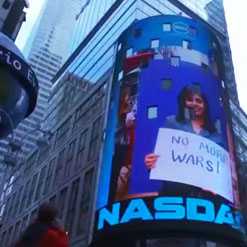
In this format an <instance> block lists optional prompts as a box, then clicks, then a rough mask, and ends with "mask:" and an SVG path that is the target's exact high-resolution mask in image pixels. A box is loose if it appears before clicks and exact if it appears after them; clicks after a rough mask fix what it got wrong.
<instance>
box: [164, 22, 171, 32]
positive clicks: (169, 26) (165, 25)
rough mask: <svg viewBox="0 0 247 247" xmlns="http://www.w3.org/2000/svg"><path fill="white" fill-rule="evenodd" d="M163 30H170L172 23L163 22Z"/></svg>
mask: <svg viewBox="0 0 247 247" xmlns="http://www.w3.org/2000/svg"><path fill="white" fill-rule="evenodd" d="M163 31H164V32H171V31H172V25H171V23H164V24H163Z"/></svg>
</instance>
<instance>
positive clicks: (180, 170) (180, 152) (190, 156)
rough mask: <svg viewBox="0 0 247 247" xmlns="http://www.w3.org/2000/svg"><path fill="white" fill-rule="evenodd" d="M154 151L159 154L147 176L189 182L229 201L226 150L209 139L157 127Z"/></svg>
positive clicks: (230, 183)
mask: <svg viewBox="0 0 247 247" xmlns="http://www.w3.org/2000/svg"><path fill="white" fill-rule="evenodd" d="M154 153H155V154H157V155H159V158H158V160H157V161H156V164H155V167H154V168H153V169H152V170H151V172H150V179H155V180H166V181H173V182H179V183H184V184H189V185H193V186H196V187H200V188H202V189H204V190H208V191H211V192H214V193H215V194H218V195H221V196H222V197H224V198H226V199H228V200H230V201H231V202H233V191H232V179H231V168H230V158H229V154H228V152H227V151H226V150H225V149H224V148H222V147H221V146H219V145H218V144H216V143H214V142H213V141H211V140H210V139H207V138H205V137H202V136H200V135H197V134H192V133H189V132H185V131H181V130H175V129H168V128H160V129H159V132H158V137H157V141H156V146H155V151H154Z"/></svg>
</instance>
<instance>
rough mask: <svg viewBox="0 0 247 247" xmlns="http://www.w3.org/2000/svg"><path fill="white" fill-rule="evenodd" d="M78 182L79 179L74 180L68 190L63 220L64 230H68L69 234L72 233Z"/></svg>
mask: <svg viewBox="0 0 247 247" xmlns="http://www.w3.org/2000/svg"><path fill="white" fill-rule="evenodd" d="M79 183H80V179H77V180H76V181H74V182H73V184H72V187H71V191H70V198H69V205H68V210H67V214H66V220H65V226H66V230H67V231H68V232H69V235H70V234H71V233H72V229H73V223H74V221H75V215H76V214H75V212H76V205H77V197H78V190H79Z"/></svg>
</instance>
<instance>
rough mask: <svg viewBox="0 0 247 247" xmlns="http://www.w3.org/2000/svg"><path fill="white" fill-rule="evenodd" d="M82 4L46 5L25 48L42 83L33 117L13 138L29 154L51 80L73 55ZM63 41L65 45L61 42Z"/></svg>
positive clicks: (3, 144)
mask: <svg viewBox="0 0 247 247" xmlns="http://www.w3.org/2000/svg"><path fill="white" fill-rule="evenodd" d="M80 7H81V1H79V0H73V1H63V2H62V3H61V2H60V1H46V2H45V4H44V7H43V10H42V12H41V15H40V16H39V18H38V21H37V23H36V25H35V28H34V30H33V32H32V34H30V35H29V41H28V42H27V44H26V47H25V53H26V54H25V55H26V56H27V60H28V62H29V63H30V64H31V66H32V68H33V70H34V71H35V74H36V76H37V78H38V81H39V95H38V101H37V106H36V108H35V111H34V112H33V114H32V115H31V116H30V117H29V118H28V119H26V120H24V121H23V122H22V123H20V125H19V126H18V128H17V129H16V130H15V132H14V134H13V136H14V138H15V139H18V140H19V141H21V143H22V142H23V143H22V151H23V152H24V153H28V152H29V151H30V150H32V149H34V148H35V147H36V140H37V132H35V129H37V128H38V126H40V124H41V122H42V121H43V118H44V113H45V111H46V108H47V100H48V98H49V95H50V91H51V87H52V83H51V79H52V78H53V77H54V75H55V74H56V73H57V71H58V70H59V68H60V67H61V66H62V65H63V63H64V62H65V60H66V59H67V57H68V56H69V54H70V42H71V41H70V37H71V35H72V30H73V29H72V28H71V27H73V25H74V23H75V22H76V20H75V17H76V14H77V13H78V9H80ZM61 41H62V42H61ZM7 145H8V141H6V140H5V141H2V142H1V145H0V153H1V154H2V155H4V154H5V153H6V152H7Z"/></svg>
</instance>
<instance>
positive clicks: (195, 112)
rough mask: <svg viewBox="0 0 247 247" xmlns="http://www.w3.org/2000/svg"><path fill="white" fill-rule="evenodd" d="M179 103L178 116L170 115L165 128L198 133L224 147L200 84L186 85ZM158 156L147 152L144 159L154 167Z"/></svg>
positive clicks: (179, 96)
mask: <svg viewBox="0 0 247 247" xmlns="http://www.w3.org/2000/svg"><path fill="white" fill-rule="evenodd" d="M177 103H178V110H177V114H176V116H168V117H167V118H166V121H165V124H164V128H170V129H176V130H182V131H185V132H189V133H192V134H197V135H200V136H202V137H205V138H207V139H210V140H211V141H213V142H214V143H216V144H218V145H220V146H223V147H224V143H223V140H222V136H221V135H220V134H219V131H218V130H217V128H216V127H215V125H214V124H213V122H212V120H211V118H210V112H209V106H208V101H207V98H206V97H205V95H204V94H202V92H201V90H200V88H199V87H198V85H188V86H185V87H184V88H183V89H182V91H181V93H180V94H179V95H178V102H177ZM158 158H159V156H158V155H156V154H155V153H149V154H147V155H146V156H145V160H144V161H145V164H146V167H147V168H148V169H152V168H154V167H155V164H156V162H157V159H158Z"/></svg>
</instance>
